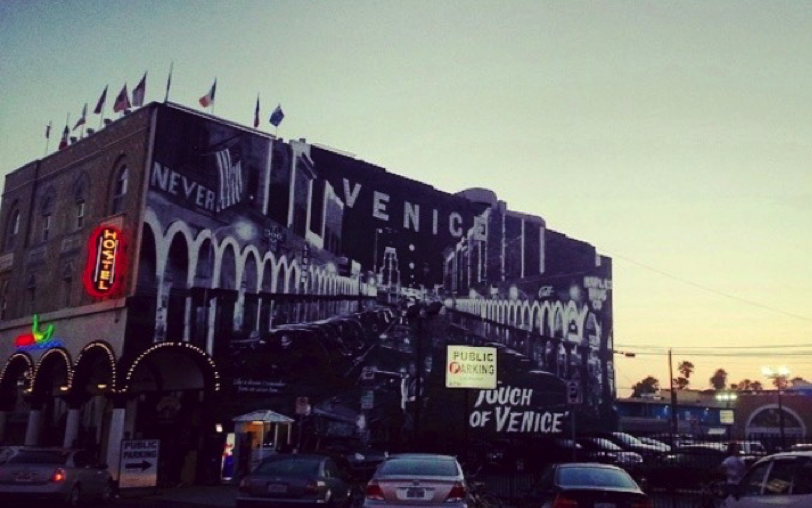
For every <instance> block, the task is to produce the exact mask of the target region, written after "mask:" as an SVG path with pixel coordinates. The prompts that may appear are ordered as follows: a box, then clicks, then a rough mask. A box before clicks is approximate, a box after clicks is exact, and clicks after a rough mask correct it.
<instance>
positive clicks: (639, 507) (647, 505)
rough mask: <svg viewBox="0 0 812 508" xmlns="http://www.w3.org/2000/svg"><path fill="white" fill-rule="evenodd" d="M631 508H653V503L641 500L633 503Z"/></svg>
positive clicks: (649, 500) (648, 500)
mask: <svg viewBox="0 0 812 508" xmlns="http://www.w3.org/2000/svg"><path fill="white" fill-rule="evenodd" d="M631 508H654V503H652V502H651V499H643V500H642V501H635V502H633V503H632V506H631Z"/></svg>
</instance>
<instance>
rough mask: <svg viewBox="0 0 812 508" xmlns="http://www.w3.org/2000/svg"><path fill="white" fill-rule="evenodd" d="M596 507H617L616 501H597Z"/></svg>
mask: <svg viewBox="0 0 812 508" xmlns="http://www.w3.org/2000/svg"><path fill="white" fill-rule="evenodd" d="M595 508H617V505H616V504H615V503H595Z"/></svg>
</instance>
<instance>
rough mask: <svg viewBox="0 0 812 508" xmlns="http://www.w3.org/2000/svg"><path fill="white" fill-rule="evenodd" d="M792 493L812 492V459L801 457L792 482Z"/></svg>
mask: <svg viewBox="0 0 812 508" xmlns="http://www.w3.org/2000/svg"><path fill="white" fill-rule="evenodd" d="M792 494H793V495H803V494H812V460H809V459H801V460H800V461H799V462H798V467H797V468H796V469H795V478H794V480H793V482H792Z"/></svg>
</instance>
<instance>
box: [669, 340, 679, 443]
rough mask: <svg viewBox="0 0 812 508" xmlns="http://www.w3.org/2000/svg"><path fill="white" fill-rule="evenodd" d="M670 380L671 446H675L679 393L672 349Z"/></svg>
mask: <svg viewBox="0 0 812 508" xmlns="http://www.w3.org/2000/svg"><path fill="white" fill-rule="evenodd" d="M668 379H669V380H670V382H671V446H672V447H673V446H674V436H675V435H676V434H677V430H678V428H679V427H677V392H675V391H674V363H673V361H672V358H671V348H668Z"/></svg>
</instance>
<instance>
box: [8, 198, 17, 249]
mask: <svg viewBox="0 0 812 508" xmlns="http://www.w3.org/2000/svg"><path fill="white" fill-rule="evenodd" d="M19 232H20V211H19V210H18V209H17V208H15V209H14V210H13V211H12V212H11V219H9V222H8V229H7V230H6V249H11V248H13V247H14V241H15V239H16V238H17V234H18V233H19Z"/></svg>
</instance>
